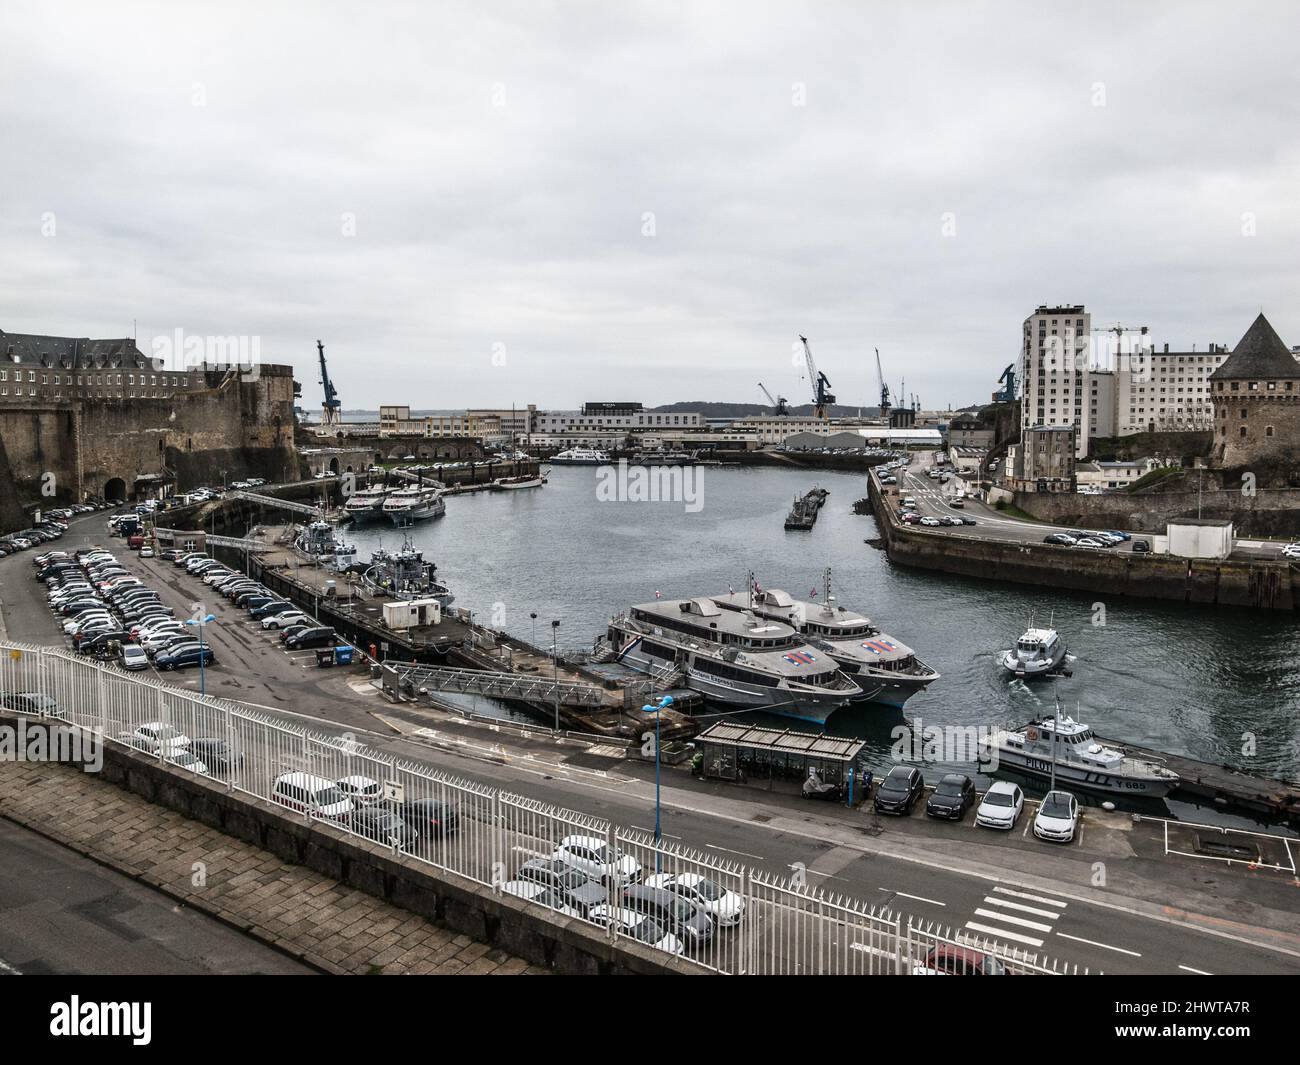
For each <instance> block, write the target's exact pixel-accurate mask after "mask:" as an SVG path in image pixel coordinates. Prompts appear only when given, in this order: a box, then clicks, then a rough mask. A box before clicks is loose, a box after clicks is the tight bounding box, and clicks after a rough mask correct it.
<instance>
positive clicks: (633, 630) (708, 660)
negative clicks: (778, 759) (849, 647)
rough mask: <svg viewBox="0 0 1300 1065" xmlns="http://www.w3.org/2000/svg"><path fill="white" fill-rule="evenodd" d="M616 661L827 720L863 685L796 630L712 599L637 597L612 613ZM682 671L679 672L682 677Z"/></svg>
mask: <svg viewBox="0 0 1300 1065" xmlns="http://www.w3.org/2000/svg"><path fill="white" fill-rule="evenodd" d="M606 639H608V641H609V644H610V646H611V647H612V648H613V649H614V651H615V654H614V661H617V662H621V663H623V664H624V665H626V666H629V667H630V668H632V669H635V670H637V671H639V672H641V673H647V674H649V675H650V676H652V677H655V678H657V679H659V680H661V681H663V682H664V684H665V686H666V687H672V686H675V685H677V684H685V686H686V687H689V688H691V689H692V690H693V691H698V692H699V693H700V694H702V695H704V696H705V697H706V698H708V699H711V700H713V701H715V702H719V703H725V704H727V705H730V706H738V707H750V708H759V709H763V710H766V711H768V712H769V713H773V714H781V715H783V716H785V717H794V718H798V719H799V720H801V721H811V722H814V723H816V724H818V725H822V724H825V722H826V719H827V718H828V717H830V715H831V714H832V713H834V711H835V710H837V709H839V708H840V707H841V706H844V705H846V704H847V703H849V702H851V701H853V700H855V699H860V698H861V697H862V689H861V688H860V687H859V686H858V684H857V683H855V682H854V681H853V680H851V679H850V678H849V677H846V676H845V675H844V674H843V673H842V672H840V670H839V669H837V668H836V664H835V662H834V660H833V659H832V658H831V657H830V656H829V655H828V654H825V653H823V652H821V651H817V650H815V649H813V648H811V647H809V646H808V645H807V644H805V643H804V642H803V641H801V640H799V639H798V638H797V636H796V634H795V630H794V629H793V628H791V627H790V626H789V625H786V624H783V623H781V622H779V621H773V620H770V619H766V618H760V617H758V616H756V615H755V614H751V613H748V612H741V611H735V610H723V609H721V608H720V607H719V606H718V604H717V603H715V602H714V601H713V600H712V599H708V598H704V597H700V598H696V599H664V600H658V601H656V602H653V603H642V604H641V605H639V606H634V607H632V608H631V609H630V610H629V611H628V612H627V613H626V614H623V615H621V616H620V617H616V618H614V619H613V620H611V621H610V624H609V629H608V630H607V632H606ZM679 678H680V679H679Z"/></svg>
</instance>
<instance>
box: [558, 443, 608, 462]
mask: <svg viewBox="0 0 1300 1065" xmlns="http://www.w3.org/2000/svg"><path fill="white" fill-rule="evenodd" d="M549 461H550V462H552V463H553V464H555V465H556V466H607V465H609V463H610V457H609V452H608V451H599V450H597V449H596V448H594V447H570V448H565V449H564V450H563V451H561V452H560V453H559V454H558V455H555V456H554V457H552V458H551V459H550V460H549Z"/></svg>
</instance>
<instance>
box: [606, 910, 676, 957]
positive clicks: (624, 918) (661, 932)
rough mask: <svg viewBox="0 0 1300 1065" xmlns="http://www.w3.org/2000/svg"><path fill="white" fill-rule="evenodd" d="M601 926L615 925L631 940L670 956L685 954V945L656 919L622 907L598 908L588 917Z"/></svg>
mask: <svg viewBox="0 0 1300 1065" xmlns="http://www.w3.org/2000/svg"><path fill="white" fill-rule="evenodd" d="M587 917H588V919H589V920H592V921H594V922H595V923H596V924H599V925H611V924H612V925H614V926H616V927H617V928H618V930H619V931H620V932H622V933H623V935H625V936H627V937H628V938H629V939H635V940H637V941H638V942H641V943H646V944H648V945H649V946H652V947H658V948H659V949H660V950H665V951H667V952H668V953H669V954H683V953H685V951H686V947H685V945H684V944H683V943H682V941H681V940H680V939H678V938H677V937H676V936H675V935H673V934H672V933H671V932H668V931H666V930H665V929H664V928H663V927H661V926H660V925H659V923H658V922H657V921H655V920H654V918H652V917H649V916H647V915H646V914H644V913H637V912H636V911H635V910H629V909H626V908H625V907H622V906H608V905H606V906H597V907H595V908H594V909H593V910H592V911H591V912H590V913H589V914H588V915H587Z"/></svg>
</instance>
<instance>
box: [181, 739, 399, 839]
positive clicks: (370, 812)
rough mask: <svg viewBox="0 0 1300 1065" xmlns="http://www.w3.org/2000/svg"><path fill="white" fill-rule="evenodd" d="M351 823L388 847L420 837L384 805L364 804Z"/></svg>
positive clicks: (354, 813)
mask: <svg viewBox="0 0 1300 1065" xmlns="http://www.w3.org/2000/svg"><path fill="white" fill-rule="evenodd" d="M191 749H192V748H191ZM349 824H350V825H351V826H352V828H353V830H354V831H355V832H356V833H357V834H358V835H360V836H365V837H366V839H373V840H374V841H375V842H376V843H382V844H384V846H386V847H393V846H396V847H397V849H398V850H404V851H409V850H411V849H413V848H414V847H415V843H416V841H417V840H418V839H419V838H420V834H419V833H418V832H417V831H416V830H415V829H414V828H412V827H411V826H410V825H408V824H407V823H406V822H405V821H403V820H402V819H401V818H400V817H398V816H397V814H395V813H392V812H391V811H389V810H385V809H384V808H383V807H382V806H362V807H360V808H359V809H356V810H353V811H352V814H351V816H350V821H349Z"/></svg>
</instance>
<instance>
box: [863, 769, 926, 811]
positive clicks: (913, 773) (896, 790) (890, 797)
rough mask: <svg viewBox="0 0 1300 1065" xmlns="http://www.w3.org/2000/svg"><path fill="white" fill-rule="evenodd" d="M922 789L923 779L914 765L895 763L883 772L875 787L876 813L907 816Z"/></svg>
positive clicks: (923, 785) (923, 788) (923, 787)
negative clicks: (882, 776)
mask: <svg viewBox="0 0 1300 1065" xmlns="http://www.w3.org/2000/svg"><path fill="white" fill-rule="evenodd" d="M924 790H925V780H924V778H923V777H922V776H921V771H920V770H919V769H917V768H916V766H911V765H896V766H894V767H893V768H892V769H891V770H890V771H889V772H888V773H886V774H885V776H884V778H883V779H882V780H881V781H880V786H879V787H878V788H877V789H876V798H875V810H876V813H878V814H901V815H903V816H907V815H908V814H910V813H911V812H912V807H913V806H915V805H916V800H917V799H919V798H920V797H921V793H922V792H923V791H924Z"/></svg>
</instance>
